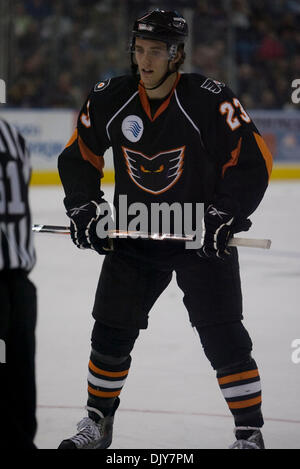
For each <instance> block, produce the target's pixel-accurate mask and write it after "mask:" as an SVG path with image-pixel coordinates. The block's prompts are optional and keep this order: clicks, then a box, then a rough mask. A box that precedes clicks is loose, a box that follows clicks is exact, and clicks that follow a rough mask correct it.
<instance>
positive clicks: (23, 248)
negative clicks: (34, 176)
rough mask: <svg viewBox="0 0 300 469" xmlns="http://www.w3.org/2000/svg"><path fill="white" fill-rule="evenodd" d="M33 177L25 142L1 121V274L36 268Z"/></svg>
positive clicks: (15, 131)
mask: <svg viewBox="0 0 300 469" xmlns="http://www.w3.org/2000/svg"><path fill="white" fill-rule="evenodd" d="M30 175H31V167H30V161H29V152H28V149H27V146H26V143H25V140H24V138H23V137H22V135H20V134H19V132H18V131H17V129H16V128H15V127H13V126H12V125H10V124H8V123H7V122H5V121H4V120H2V119H0V271H1V270H7V269H23V270H25V271H27V272H29V271H30V270H31V269H32V268H33V266H34V264H35V260H36V256H35V249H34V244H33V235H32V230H31V213H30V207H29V200H28V185H29V181H30Z"/></svg>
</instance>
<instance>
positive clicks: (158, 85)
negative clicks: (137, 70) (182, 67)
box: [142, 62, 176, 91]
mask: <svg viewBox="0 0 300 469" xmlns="http://www.w3.org/2000/svg"><path fill="white" fill-rule="evenodd" d="M169 66H170V62H168V70H167V71H166V73H165V74H164V76H163V77H162V79H161V80H160V81H159V82H158V84H157V85H155V86H153V88H146V86H145V85H144V84H142V86H143V88H145V90H149V91H151V90H156V88H159V87H160V86H161V85H162V84H163V83H164V82H165V81H166V79H167V78H168V77H169V76H170V75H172V73H175V72H176V70H174V72H172V71H171V70H170V69H169Z"/></svg>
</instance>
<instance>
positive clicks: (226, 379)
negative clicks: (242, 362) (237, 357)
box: [218, 369, 259, 385]
mask: <svg viewBox="0 0 300 469" xmlns="http://www.w3.org/2000/svg"><path fill="white" fill-rule="evenodd" d="M257 376H259V373H258V370H257V369H256V370H250V371H243V372H242V373H235V374H233V375H228V376H223V378H218V382H219V384H220V385H222V384H227V383H234V382H235V381H242V380H244V379H250V378H256V377H257Z"/></svg>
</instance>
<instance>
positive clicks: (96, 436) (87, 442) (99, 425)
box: [58, 400, 119, 449]
mask: <svg viewBox="0 0 300 469" xmlns="http://www.w3.org/2000/svg"><path fill="white" fill-rule="evenodd" d="M118 405H119V400H116V402H115V406H114V408H113V409H112V412H111V414H110V415H107V416H106V417H103V415H102V414H101V412H99V411H98V410H97V409H93V408H92V407H87V410H88V411H89V412H90V415H91V414H94V415H97V416H98V417H100V418H98V419H97V421H96V420H94V419H93V418H91V417H84V418H83V419H82V420H81V421H80V422H79V423H78V424H77V430H78V433H76V435H74V436H72V437H70V438H68V439H66V440H63V441H62V442H61V443H60V445H59V447H58V449H106V448H109V446H110V445H111V442H112V435H113V423H114V414H115V411H116V410H117V408H118Z"/></svg>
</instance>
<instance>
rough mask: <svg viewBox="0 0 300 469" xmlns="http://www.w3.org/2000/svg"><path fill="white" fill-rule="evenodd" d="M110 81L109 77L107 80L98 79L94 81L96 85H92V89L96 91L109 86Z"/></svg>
mask: <svg viewBox="0 0 300 469" xmlns="http://www.w3.org/2000/svg"><path fill="white" fill-rule="evenodd" d="M110 81H111V79H110V78H109V79H108V80H104V81H98V83H96V85H95V86H94V91H96V92H97V91H103V90H105V88H107V87H108V86H109V84H110Z"/></svg>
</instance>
